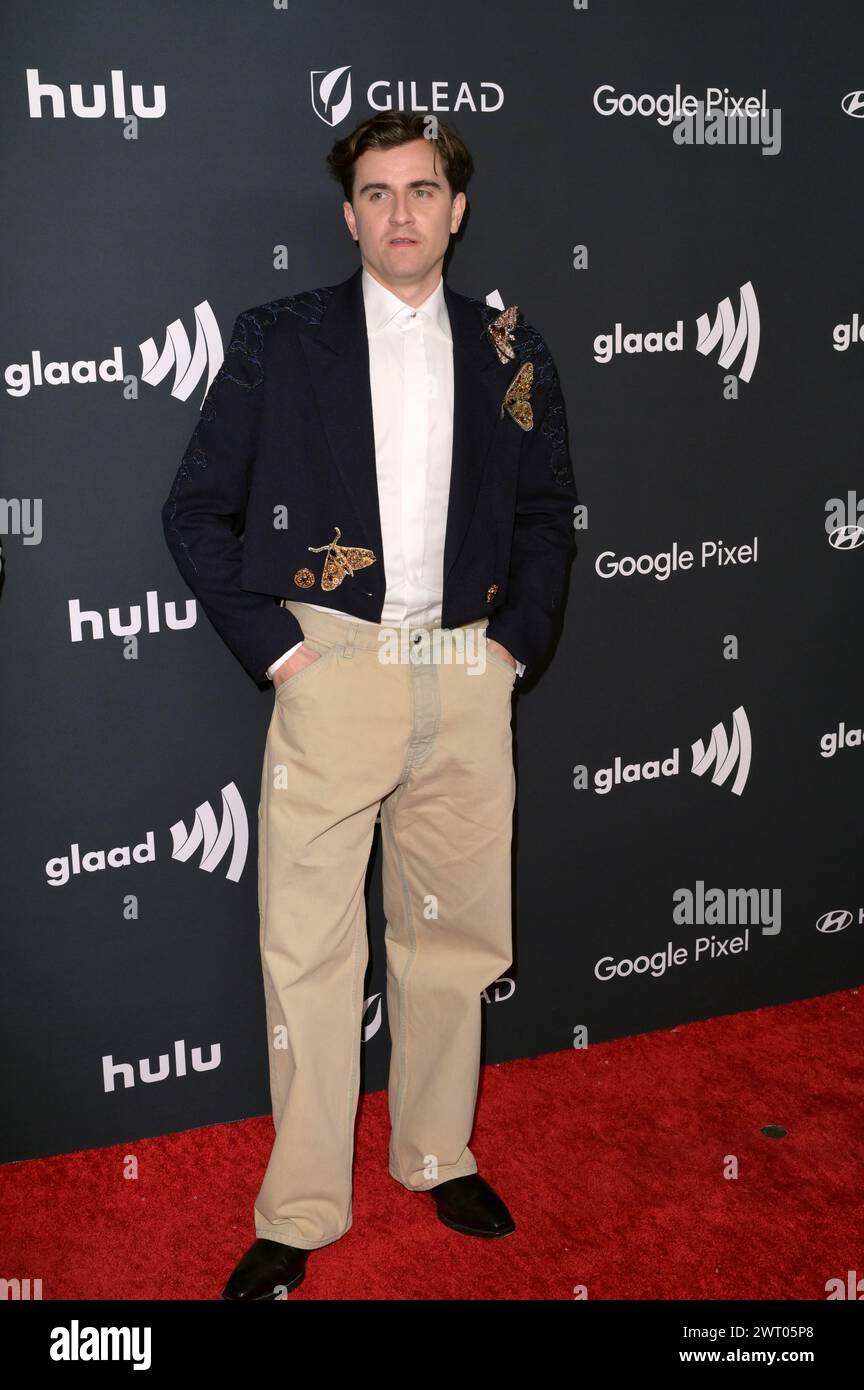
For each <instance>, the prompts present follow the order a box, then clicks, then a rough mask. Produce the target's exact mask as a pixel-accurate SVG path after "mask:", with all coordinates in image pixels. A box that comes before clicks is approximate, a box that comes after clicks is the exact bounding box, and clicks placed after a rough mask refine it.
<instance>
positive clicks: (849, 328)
mask: <svg viewBox="0 0 864 1390" xmlns="http://www.w3.org/2000/svg"><path fill="white" fill-rule="evenodd" d="M831 337H832V339H833V341H832V344H831V346H832V347H833V349H834V351H835V352H846V351H847V350H848V349H849V347H850V346H851V344H852V343H864V323H862V321H861V316H860V315H859V313H858V311H857V309H856V310H855V312H854V313H853V315H852V322H851V323H835V325H834V328H833V331H832V333H831Z"/></svg>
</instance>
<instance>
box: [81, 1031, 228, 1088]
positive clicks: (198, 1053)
mask: <svg viewBox="0 0 864 1390" xmlns="http://www.w3.org/2000/svg"><path fill="white" fill-rule="evenodd" d="M221 1061H222V1048H221V1045H220V1044H219V1043H211V1044H210V1060H209V1062H205V1061H204V1059H203V1052H202V1049H201V1048H200V1047H193V1049H192V1070H193V1071H213V1070H214V1069H215V1068H216V1067H218V1066H219V1064H220V1062H221ZM170 1074H171V1059H170V1056H169V1054H168V1053H167V1052H163V1053H161V1054H160V1057H159V1064H158V1066H157V1068H156V1070H155V1071H154V1070H153V1068H152V1067H151V1066H150V1058H149V1057H142V1058H141V1059H140V1061H139V1063H138V1075H139V1076H140V1078H141V1080H142V1081H145V1082H148V1081H165V1080H167V1078H168V1077H169V1076H170ZM174 1075H175V1076H185V1075H186V1043H185V1041H184V1040H183V1038H178V1039H177V1041H176V1042H175V1044H174ZM116 1076H119V1077H120V1079H121V1080H122V1082H123V1086H124V1088H125V1089H126V1090H127V1091H128V1090H129V1088H130V1086H134V1085H135V1070H134V1068H133V1066H132V1063H131V1062H115V1061H114V1058H113V1057H112V1055H111V1053H110V1052H109V1053H107V1054H106V1055H105V1056H104V1057H103V1058H102V1084H103V1086H104V1088H105V1091H106V1092H108V1091H113V1090H114V1078H115V1077H116Z"/></svg>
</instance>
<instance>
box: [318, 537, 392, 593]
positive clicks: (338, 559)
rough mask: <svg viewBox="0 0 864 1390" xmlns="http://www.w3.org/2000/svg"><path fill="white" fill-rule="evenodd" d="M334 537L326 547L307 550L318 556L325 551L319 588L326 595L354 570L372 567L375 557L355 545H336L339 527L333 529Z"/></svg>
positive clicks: (370, 552) (368, 551)
mask: <svg viewBox="0 0 864 1390" xmlns="http://www.w3.org/2000/svg"><path fill="white" fill-rule="evenodd" d="M335 530H336V535H335V536H334V537H333V539H332V541H328V543H327V545H310V546H307V547H306V548H307V550H311V551H313V552H314V553H315V554H319V553H320V552H321V551H322V550H326V551H327V558H326V559H325V561H324V572H323V574H322V575H321V588H322V589H325V590H326V591H327V592H328V593H329V592H330V590H331V589H338V588H339V585H340V584H341V583H342V580H343V579H346V578H347V577H348V575H349V574H351V575H353V574H354V572H355V570H364V569H366V566H367V565H374V563H375V560H376V558H377V557H376V556H375V555H374V554H373V552H372V551H371V550H363V549H361V548H360V547H359V546H356V545H338V544H337V542H338V541H339V538H340V537H341V535H342V532H341V531H340V529H339V527H338V526H337V527H336V528H335Z"/></svg>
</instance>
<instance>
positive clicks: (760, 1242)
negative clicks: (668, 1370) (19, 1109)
mask: <svg viewBox="0 0 864 1390" xmlns="http://www.w3.org/2000/svg"><path fill="white" fill-rule="evenodd" d="M862 1004H864V991H861V990H858V989H856V990H849V991H845V992H843V993H838V994H831V995H826V996H823V997H821V998H818V999H811V1000H807V1001H805V1002H803V1003H796V1004H789V1005H784V1006H781V1007H777V1008H769V1009H760V1010H756V1011H754V1012H751V1013H742V1014H736V1015H733V1016H731V1017H729V1018H720V1019H713V1020H711V1021H709V1022H706V1023H694V1024H688V1025H686V1026H682V1027H679V1028H674V1029H668V1030H664V1031H661V1032H657V1033H650V1034H642V1035H640V1036H638V1037H632V1038H624V1039H621V1040H618V1041H615V1042H611V1043H603V1044H595V1045H594V1046H591V1047H589V1048H588V1049H587V1050H585V1051H568V1052H557V1053H550V1054H548V1055H546V1056H543V1057H536V1058H532V1059H529V1060H527V1061H519V1062H512V1063H509V1064H507V1065H503V1066H496V1067H487V1068H485V1069H484V1072H483V1075H482V1078H481V1087H480V1103H479V1108H478V1117H477V1125H476V1127H475V1131H474V1134H473V1136H472V1141H471V1147H472V1150H473V1152H474V1153H475V1155H476V1157H477V1161H478V1164H479V1167H480V1172H481V1173H482V1174H483V1175H484V1177H486V1178H487V1179H488V1180H489V1181H490V1182H491V1183H492V1185H493V1186H494V1187H495V1188H496V1189H497V1190H498V1191H499V1192H500V1193H501V1195H502V1196H503V1197H504V1199H505V1201H506V1202H507V1204H508V1206H509V1207H510V1210H511V1211H512V1213H513V1216H514V1219H515V1221H516V1225H517V1231H516V1233H515V1235H512V1236H507V1237H505V1238H503V1239H501V1240H497V1241H494V1240H493V1241H483V1240H478V1239H475V1238H472V1237H469V1236H461V1235H458V1234H457V1233H456V1232H452V1231H449V1230H448V1229H447V1228H446V1227H445V1226H443V1225H442V1224H441V1223H440V1222H439V1221H438V1219H437V1217H436V1216H435V1212H434V1208H433V1205H432V1200H431V1198H429V1197H426V1196H423V1195H415V1194H412V1193H409V1192H407V1191H406V1190H405V1189H404V1188H402V1187H400V1186H399V1184H397V1183H395V1182H394V1181H393V1179H392V1178H391V1177H390V1176H389V1174H388V1172H387V1134H388V1117H387V1098H386V1094H385V1093H384V1092H383V1091H381V1092H377V1093H376V1094H374V1095H371V1096H361V1097H360V1113H359V1119H358V1128H357V1143H356V1157H355V1172H354V1224H353V1227H352V1229H351V1230H350V1231H349V1232H348V1234H347V1235H346V1236H344V1237H343V1238H342V1239H341V1240H339V1241H336V1242H335V1243H334V1244H333V1245H330V1246H327V1247H325V1248H324V1249H322V1250H319V1251H313V1252H312V1254H311V1255H310V1257H309V1263H308V1269H307V1275H306V1282H305V1283H304V1284H303V1285H302V1286H301V1287H300V1288H299V1289H298V1290H297V1291H296V1292H295V1293H293V1294H291V1295H290V1298H289V1300H288V1301H291V1302H293V1301H296V1300H299V1299H304V1298H311V1299H417V1300H422V1299H568V1300H569V1299H572V1298H573V1297H574V1292H573V1291H574V1288H575V1287H577V1286H580V1285H584V1286H586V1288H587V1294H588V1297H589V1299H616V1298H623V1299H657V1298H659V1299H679V1298H681V1299H695V1298H707V1299H731V1298H744V1299H775V1298H780V1299H799V1298H800V1299H816V1300H824V1299H825V1283H826V1280H828V1279H832V1278H841V1279H843V1280H845V1279H846V1274H847V1271H848V1270H850V1269H854V1270H857V1272H858V1276H859V1277H861V1276H862V1275H864V1197H862V1175H861V1158H862V1148H864V1103H862V1097H864V1062H862V1047H861V1038H862V1033H864V1026H862V1025H864V1008H862ZM764 1125H782V1126H783V1127H784V1128H786V1129H787V1130H788V1135H787V1137H786V1138H783V1139H769V1138H766V1137H765V1136H764V1135H763V1134H762V1133H761V1132H760V1131H761V1129H762V1127H763V1126H764ZM272 1133H273V1130H272V1123H271V1121H270V1118H269V1116H268V1117H266V1118H261V1119H256V1120H248V1121H244V1122H242V1123H236V1124H224V1125H214V1126H212V1127H211V1128H208V1129H198V1130H191V1131H189V1132H187V1133H184V1134H174V1135H170V1136H169V1137H167V1138H162V1139H143V1140H137V1141H135V1142H134V1143H129V1144H118V1145H116V1146H115V1147H113V1148H110V1149H100V1150H88V1151H86V1152H82V1153H77V1154H68V1155H64V1156H62V1157H58V1158H51V1159H41V1160H36V1161H32V1162H27V1163H12V1164H7V1165H5V1167H3V1168H2V1169H0V1176H2V1183H3V1203H2V1205H3V1228H4V1231H5V1232H6V1236H5V1238H4V1251H3V1261H2V1263H3V1269H2V1274H3V1275H4V1276H5V1277H7V1278H9V1277H15V1276H16V1275H17V1276H19V1277H22V1278H23V1277H25V1276H28V1275H29V1276H31V1277H36V1276H38V1277H41V1278H42V1281H43V1298H44V1299H79V1298H94V1299H116V1298H120V1299H214V1298H216V1299H218V1297H219V1295H220V1293H221V1290H222V1287H223V1285H224V1282H225V1280H226V1279H227V1277H228V1274H229V1273H230V1271H231V1269H232V1268H233V1266H234V1264H235V1263H236V1261H237V1260H238V1259H239V1257H240V1255H241V1254H242V1253H243V1251H244V1250H245V1249H246V1247H247V1246H248V1245H249V1244H251V1242H252V1240H253V1239H254V1237H255V1232H254V1227H253V1225H252V1223H251V1213H252V1205H253V1201H254V1198H255V1195H256V1193H257V1190H258V1186H259V1183H260V1180H261V1176H262V1174H263V1171H264V1166H265V1163H266V1160H267V1156H268V1154H269V1150H270V1144H271V1142H272ZM128 1153H132V1154H134V1155H135V1156H136V1157H137V1159H138V1162H139V1173H140V1176H139V1178H138V1180H137V1181H128V1180H124V1178H123V1162H124V1156H125V1155H126V1154H128ZM729 1155H732V1156H734V1157H735V1158H736V1159H737V1162H738V1177H737V1179H736V1180H728V1179H726V1178H724V1176H723V1173H724V1166H726V1165H728V1156H729Z"/></svg>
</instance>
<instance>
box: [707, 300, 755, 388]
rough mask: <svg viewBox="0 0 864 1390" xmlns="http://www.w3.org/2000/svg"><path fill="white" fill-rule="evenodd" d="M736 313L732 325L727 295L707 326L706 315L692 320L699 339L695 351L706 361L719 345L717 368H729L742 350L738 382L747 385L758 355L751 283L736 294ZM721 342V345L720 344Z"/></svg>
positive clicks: (732, 318) (732, 314)
mask: <svg viewBox="0 0 864 1390" xmlns="http://www.w3.org/2000/svg"><path fill="white" fill-rule="evenodd" d="M738 294H739V296H740V306H741V307H740V311H739V314H738V319H737V321H736V319H735V315H734V312H733V310H732V303H731V301H730V299H729V297H728V295H727V297H726V298H725V299H721V301H720V303H719V304H718V305H717V314H716V316H715V319H714V323H713V324H711V323H710V321H709V319H708V315H707V314H700V315H699V318H698V319H697V320H696V327H697V329H698V331H699V338H698V340H697V343H696V351H697V352H701V353H702V355H703V356H704V357H707V356H708V354H709V352H713V351H714V349H715V347H716V346H717V344H718V342H719V343H720V356H719V357H718V358H717V364H718V366H720V367H731V365H732V363H733V362H734V361H735V358H736V357H737V356H738V354H739V353H740V352H741V350H742V348H743V350H744V358H743V361H742V364H741V370H740V371H739V373H738V375H739V376H740V378H741V380H742V381H749V380H750V378H751V376H752V375H753V368H754V367H755V366H756V358H757V357H758V355H759V305H758V304H757V302H756V293H755V291H754V289H753V285H752V283H751V281H749V280H748V281H747V283H746V285H742V286H741V287H740V289H739V291H738ZM721 338H722V342H721Z"/></svg>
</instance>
